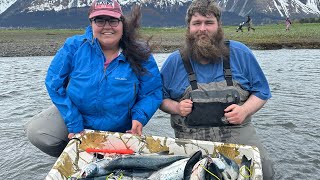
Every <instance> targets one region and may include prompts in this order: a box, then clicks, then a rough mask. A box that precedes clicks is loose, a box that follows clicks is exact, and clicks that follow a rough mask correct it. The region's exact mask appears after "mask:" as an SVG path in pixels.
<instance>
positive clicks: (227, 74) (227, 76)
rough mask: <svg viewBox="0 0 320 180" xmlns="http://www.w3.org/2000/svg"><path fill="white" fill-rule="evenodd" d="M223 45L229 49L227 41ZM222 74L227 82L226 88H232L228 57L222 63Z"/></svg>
mask: <svg viewBox="0 0 320 180" xmlns="http://www.w3.org/2000/svg"><path fill="white" fill-rule="evenodd" d="M224 43H225V44H226V45H227V46H228V47H229V45H230V41H229V40H227V41H225V42H224ZM223 73H224V78H225V79H226V81H227V86H233V82H232V72H231V69H230V57H228V58H227V59H225V60H224V61H223Z"/></svg>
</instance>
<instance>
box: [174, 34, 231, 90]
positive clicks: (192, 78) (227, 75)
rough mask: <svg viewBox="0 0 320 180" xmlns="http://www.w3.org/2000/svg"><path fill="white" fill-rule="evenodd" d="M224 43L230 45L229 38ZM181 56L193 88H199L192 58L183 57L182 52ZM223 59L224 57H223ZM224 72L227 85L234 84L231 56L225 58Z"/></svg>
mask: <svg viewBox="0 0 320 180" xmlns="http://www.w3.org/2000/svg"><path fill="white" fill-rule="evenodd" d="M224 43H225V44H226V45H227V46H228V47H229V45H230V41H229V40H226V41H224ZM180 54H181V51H180ZM181 58H182V62H183V65H184V68H185V69H186V71H187V73H188V79H189V82H190V85H191V87H192V90H195V89H198V85H197V78H196V74H195V73H194V72H193V69H192V66H191V63H190V59H189V58H186V57H183V55H182V54H181ZM221 59H222V57H221ZM222 60H223V59H222ZM223 74H224V78H225V79H226V81H227V86H233V82H232V72H231V69H230V57H228V58H226V59H225V60H223Z"/></svg>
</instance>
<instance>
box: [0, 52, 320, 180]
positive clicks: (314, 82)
mask: <svg viewBox="0 0 320 180" xmlns="http://www.w3.org/2000/svg"><path fill="white" fill-rule="evenodd" d="M254 54H255V55H256V56H257V58H258V59H259V63H260V65H261V67H262V69H263V70H264V72H265V74H266V76H267V78H268V80H269V83H270V87H271V91H272V95H273V97H272V99H270V100H269V101H268V103H267V104H266V105H265V107H264V108H263V109H261V110H260V111H259V112H258V113H256V114H255V115H254V119H253V122H254V124H255V125H256V128H257V131H258V134H259V136H260V137H261V140H262V141H263V143H264V145H265V147H266V148H267V150H268V151H269V154H270V156H271V158H272V159H273V161H274V163H275V170H276V179H288V180H292V179H319V177H320V170H319V169H320V160H319V159H320V158H319V157H320V150H319V149H320V133H319V132H320V125H319V121H318V118H319V117H320V111H319V102H320V101H319V98H320V93H319V90H320V78H319V75H320V50H272V51H254ZM167 56H168V54H156V55H155V57H156V59H157V60H158V65H159V66H160V67H161V65H162V63H163V61H164V60H165V58H166V57H167ZM51 59H52V57H19V58H18V57H11V58H6V57H5V58H3V57H2V58H0V82H1V86H0V112H1V115H0V152H1V156H0V177H1V179H3V178H5V179H44V178H45V176H46V174H47V173H48V172H49V170H50V169H51V167H52V165H53V164H54V162H55V161H56V158H52V157H50V156H48V155H46V154H44V153H42V152H41V151H39V150H38V149H37V148H35V147H34V146H32V145H31V144H30V143H29V142H28V140H27V138H26V136H25V133H24V129H23V125H24V124H25V123H26V122H27V121H28V119H30V118H31V117H32V116H34V115H36V114H38V113H40V112H41V111H42V110H44V109H46V108H48V107H49V106H50V105H51V101H50V98H49V97H48V95H47V93H46V90H45V87H44V78H45V74H46V71H47V67H48V65H49V63H50V61H51ZM160 126H161V128H159V127H160ZM144 133H145V134H149V135H151V134H152V135H158V136H170V137H173V136H174V134H173V130H172V129H171V127H170V123H169V115H167V114H165V113H163V112H161V111H158V112H157V113H156V114H155V115H154V116H153V118H152V120H151V121H150V123H149V124H148V125H147V126H146V127H145V129H144Z"/></svg>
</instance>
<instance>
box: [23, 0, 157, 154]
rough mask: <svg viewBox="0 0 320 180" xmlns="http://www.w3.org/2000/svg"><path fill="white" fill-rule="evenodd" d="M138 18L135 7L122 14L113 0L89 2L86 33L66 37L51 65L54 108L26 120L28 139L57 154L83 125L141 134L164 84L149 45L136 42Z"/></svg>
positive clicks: (48, 78) (49, 79)
mask: <svg viewBox="0 0 320 180" xmlns="http://www.w3.org/2000/svg"><path fill="white" fill-rule="evenodd" d="M140 17H141V10H140V7H138V6H134V8H133V9H132V12H131V15H130V16H129V17H125V16H124V15H123V13H122V10H121V6H120V4H119V3H118V2H117V1H115V0H97V1H94V2H93V3H92V5H91V7H90V9H89V17H88V18H89V20H90V26H88V27H87V29H86V32H85V34H83V35H76V36H73V37H70V38H68V39H67V40H66V42H65V44H64V45H63V46H62V47H61V48H60V49H59V51H58V52H57V54H56V55H55V57H54V58H53V60H52V62H51V64H50V66H49V69H48V72H47V76H46V79H45V85H46V87H47V90H48V93H49V96H50V98H51V100H52V102H53V103H54V105H55V107H52V108H51V109H49V110H47V111H46V112H44V113H43V114H40V115H38V116H37V117H35V118H33V119H32V120H31V121H30V122H29V124H28V125H27V130H26V132H27V136H28V138H29V140H30V141H31V143H32V144H34V145H35V146H36V147H38V148H39V149H40V150H42V151H43V152H45V153H47V154H49V155H51V156H55V157H58V156H59V155H60V154H61V152H62V151H63V149H64V148H65V146H66V145H67V143H68V141H69V139H71V138H73V137H74V135H75V134H76V133H81V134H83V133H84V129H93V130H103V131H112V132H123V133H125V132H127V133H132V134H137V135H141V134H142V128H143V126H144V125H146V124H147V123H148V121H149V120H150V118H151V117H152V116H153V114H154V113H155V112H156V111H157V109H158V108H159V106H160V104H161V102H162V83H161V76H160V72H159V69H158V66H157V64H156V61H155V59H154V57H153V55H152V54H151V49H150V47H149V45H148V44H147V43H145V42H140V41H137V35H138V34H137V33H138V28H139V23H140ZM56 108H57V109H58V110H57V109H56ZM60 115H61V117H62V118H61V117H60V118H59V116H60Z"/></svg>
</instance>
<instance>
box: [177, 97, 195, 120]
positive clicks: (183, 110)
mask: <svg viewBox="0 0 320 180" xmlns="http://www.w3.org/2000/svg"><path fill="white" fill-rule="evenodd" d="M192 103H193V102H192V101H191V100H190V99H185V100H182V101H180V102H179V104H178V112H179V115H180V116H183V117H185V116H187V115H188V114H190V113H191V111H192Z"/></svg>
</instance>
